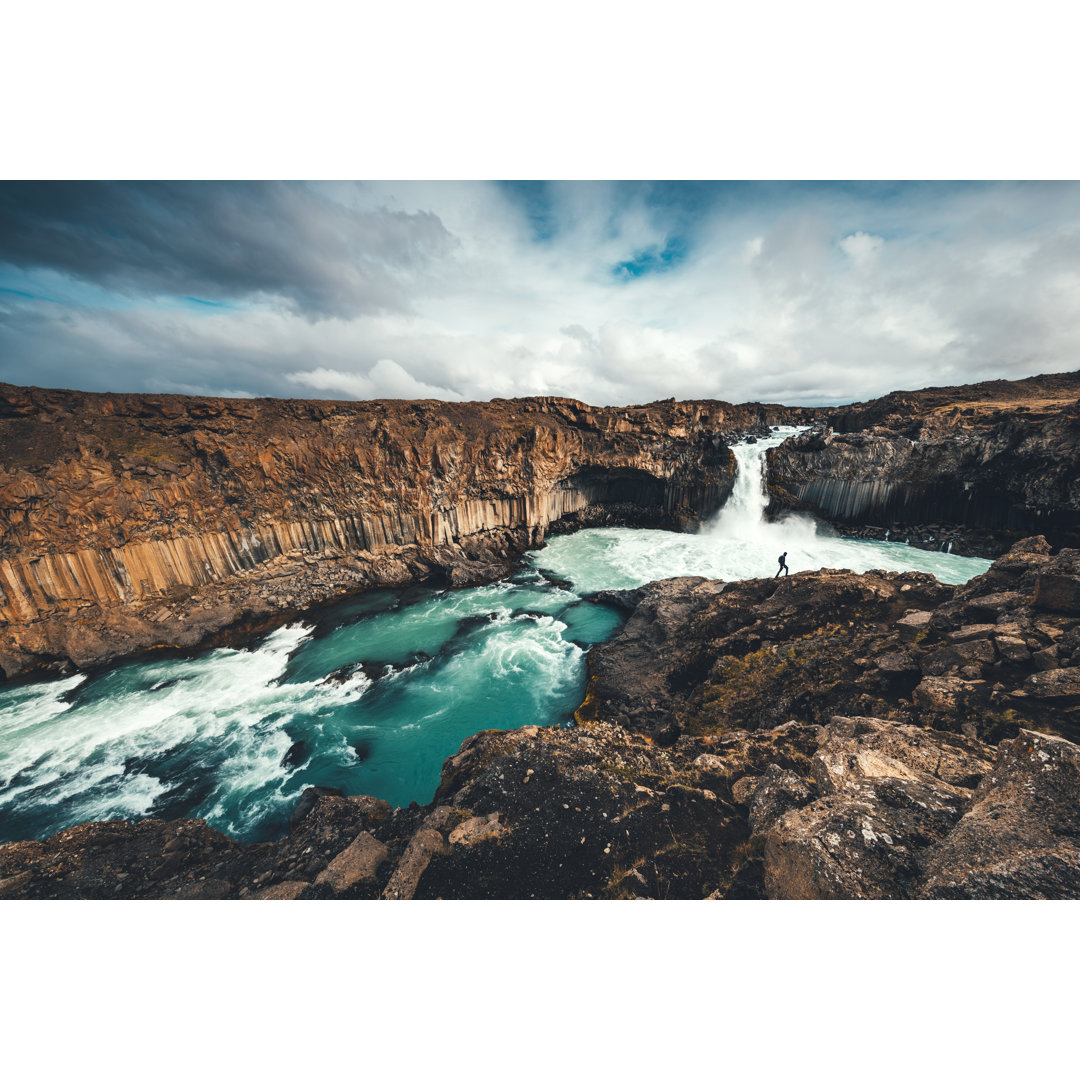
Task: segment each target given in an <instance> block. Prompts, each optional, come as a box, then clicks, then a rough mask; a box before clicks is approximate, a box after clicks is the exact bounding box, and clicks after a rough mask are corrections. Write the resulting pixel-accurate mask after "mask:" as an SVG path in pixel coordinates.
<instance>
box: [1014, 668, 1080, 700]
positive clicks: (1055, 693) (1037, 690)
mask: <svg viewBox="0 0 1080 1080" xmlns="http://www.w3.org/2000/svg"><path fill="white" fill-rule="evenodd" d="M1024 692H1025V693H1026V694H1027V695H1028V696H1029V697H1035V698H1047V699H1056V698H1071V697H1080V668H1054V669H1051V670H1049V671H1037V672H1036V673H1035V674H1034V675H1030V676H1029V677H1028V678H1027V680H1026V681H1025V682H1024Z"/></svg>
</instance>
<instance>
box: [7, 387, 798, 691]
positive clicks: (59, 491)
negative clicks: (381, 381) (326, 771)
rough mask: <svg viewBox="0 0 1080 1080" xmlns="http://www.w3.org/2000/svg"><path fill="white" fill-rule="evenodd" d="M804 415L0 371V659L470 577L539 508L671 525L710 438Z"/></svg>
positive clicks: (108, 651) (719, 488)
mask: <svg viewBox="0 0 1080 1080" xmlns="http://www.w3.org/2000/svg"><path fill="white" fill-rule="evenodd" d="M804 415H805V414H804V413H803V412H802V411H800V410H785V409H783V408H781V407H778V406H777V407H772V406H769V407H760V406H732V405H728V404H726V403H722V402H696V403H695V402H682V403H676V402H674V401H670V402H658V403H655V404H653V405H646V406H640V407H634V408H625V409H594V408H590V407H589V406H587V405H583V404H581V403H580V402H575V401H570V400H568V399H560V398H536V399H527V400H516V401H496V402H490V403H485V404H464V405H459V404H450V403H440V402H424V401H418V402H333V401H321V402H320V401H279V400H265V401H247V400H235V399H228V400H223V399H210V398H184V397H175V396H152V395H136V394H86V393H76V392H69V391H54V390H39V389H24V388H18V387H12V386H0V627H2V629H3V634H2V639H0V666H2V667H3V669H4V671H6V672H7V674H9V675H11V674H14V673H16V672H19V671H21V670H24V669H25V668H27V667H30V666H32V665H35V664H41V663H49V662H63V661H73V662H75V663H77V664H88V663H93V662H97V661H100V660H103V659H108V658H109V657H112V656H116V655H120V654H123V653H126V652H131V651H133V650H135V649H138V648H142V647H146V646H149V645H160V644H172V645H193V644H196V643H198V642H200V641H202V640H205V639H206V637H207V635H208V634H211V633H213V632H215V631H217V630H219V629H221V628H222V627H225V626H228V625H230V624H233V623H236V622H237V621H242V620H247V621H248V622H249V623H250V622H253V621H258V620H265V619H267V618H268V617H271V616H273V615H274V613H275V612H291V611H295V610H301V609H303V608H305V607H307V606H310V605H311V604H312V603H315V602H319V601H323V600H328V599H331V598H333V597H335V596H340V595H343V594H346V593H348V592H355V591H358V590H360V589H363V588H367V587H371V586H374V585H380V584H403V583H406V582H409V581H415V580H419V579H425V578H432V577H437V578H441V579H443V580H447V581H449V582H450V583H452V584H463V583H466V582H469V581H477V580H484V579H486V578H491V577H495V576H498V575H500V574H501V573H504V572H505V570H506V568H507V563H508V561H509V560H510V559H512V558H513V557H514V556H515V555H517V554H520V552H522V551H523V550H525V549H526V548H527V547H529V546H535V545H537V544H539V543H540V542H541V541H542V539H543V536H544V533H545V530H546V529H547V528H549V526H551V524H552V523H553V522H559V521H562V522H564V523H565V522H567V521H569V522H571V523H574V522H576V523H593V522H596V523H600V522H619V523H626V524H663V525H665V526H667V527H675V528H678V527H688V526H689V525H690V524H692V523H693V522H696V521H698V520H699V519H700V518H701V517H703V516H706V515H708V514H711V513H712V512H713V511H715V510H716V509H717V508H718V507H719V505H720V504H721V503H722V501H723V500H724V498H725V497H726V496H727V494H728V493H729V491H730V490H731V484H732V476H733V458H732V455H731V453H730V451H729V450H728V447H727V440H729V439H730V438H732V437H733V436H734V434H735V433H737V432H740V431H746V430H751V429H753V428H755V427H760V426H761V425H763V424H765V423H776V422H781V421H790V420H793V419H795V420H797V419H800V418H802V417H803V416H804Z"/></svg>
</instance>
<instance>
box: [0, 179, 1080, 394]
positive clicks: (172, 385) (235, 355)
mask: <svg viewBox="0 0 1080 1080" xmlns="http://www.w3.org/2000/svg"><path fill="white" fill-rule="evenodd" d="M1077 367H1080V185H1076V184H1069V183H1019V184H1017V183H989V184H960V183H926V184H914V183H902V184H887V183H882V184H873V183H852V184H824V183H805V184H802V183H704V182H689V183H672V182H662V183H639V182H632V183H607V182H591V181H590V182H567V183H549V182H520V183H464V182H453V183H436V182H427V181H425V182H412V183H388V182H379V183H336V182H335V183H326V184H323V183H317V184H315V183H313V184H291V183H290V184H277V183H270V184H265V183H257V184H243V183H190V182H189V183H176V184H170V183H101V184H98V183H22V182H20V183H10V182H9V183H0V380H3V381H7V382H14V383H20V384H31V385H38V386H54V387H74V388H79V389H87V390H146V391H157V392H175V393H195V394H229V395H255V396H264V395H269V396H275V397H338V398H372V397H411V398H416V397H436V398H443V399H448V400H462V399H464V400H484V399H488V398H491V397H513V396H519V395H527V394H560V395H568V396H572V397H577V398H581V399H583V400H585V401H589V402H592V403H594V404H598V405H606V404H626V403H632V402H645V401H652V400H655V399H657V398H662V397H670V396H675V397H678V398H722V399H726V400H729V401H750V400H762V401H783V402H788V403H792V404H824V403H835V402H845V401H852V400H858V399H864V398H867V397H871V396H875V395H877V394H880V393H884V392H887V391H889V390H893V389H898V388H914V387H921V386H927V385H946V384H951V383H960V382H969V381H974V380H978V379H984V378H997V377H1009V378H1020V377H1023V376H1026V375H1032V374H1037V373H1039V372H1051V371H1068V370H1073V369H1075V368H1077Z"/></svg>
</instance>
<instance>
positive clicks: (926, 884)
mask: <svg viewBox="0 0 1080 1080" xmlns="http://www.w3.org/2000/svg"><path fill="white" fill-rule="evenodd" d="M1000 750H1001V752H1000V757H999V760H998V763H997V765H996V767H995V768H994V770H993V772H992V773H991V774H990V775H989V776H987V777H985V778H984V779H983V781H982V782H981V783H980V785H979V787H978V790H977V791H976V793H975V797H974V799H973V800H972V805H971V807H970V809H969V810H968V811H967V813H966V814H965V815H964V817H963V818H962V819H961V821H960V822H959V824H957V826H956V827H955V828H954V829H953V830H952V831H951V832H950V833H949V835H948V836H947V837H946V838H945V839H944V840H943V841H942V842H941V843H940V844H938V845H937V847H936V848H935V849H934V850H933V851H932V852H931V853H930V854H929V857H928V858H927V859H926V862H925V870H924V880H923V884H922V886H921V887H920V889H919V890H918V893H917V895H918V896H920V897H926V898H947V899H970V900H980V899H1004V898H1010V899H1055V898H1072V897H1076V896H1080V797H1078V794H1080V746H1077V745H1076V744H1075V743H1072V742H1069V741H1068V740H1066V739H1061V738H1058V737H1057V736H1053V735H1042V734H1039V733H1036V732H1033V731H1021V732H1020V734H1019V736H1017V738H1015V739H1012V740H1010V741H1008V742H1005V743H1003V744H1002V746H1001V748H1000Z"/></svg>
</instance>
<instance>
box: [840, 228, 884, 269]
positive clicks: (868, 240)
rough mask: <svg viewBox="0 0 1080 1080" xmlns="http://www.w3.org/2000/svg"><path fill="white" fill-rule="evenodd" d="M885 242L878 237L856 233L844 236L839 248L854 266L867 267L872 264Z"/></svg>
mask: <svg viewBox="0 0 1080 1080" xmlns="http://www.w3.org/2000/svg"><path fill="white" fill-rule="evenodd" d="M884 243H885V241H884V240H883V239H882V238H881V237H880V236H871V235H870V234H869V233H864V232H857V233H852V234H851V235H850V236H845V237H844V239H843V240H841V241H840V248H841V250H842V251H843V252H844V254H845V255H847V256H848V258H850V259H851V261H852V262H853V263H855V265H856V266H862V267H867V266H870V265H872V264H873V263H874V261H875V260H876V258H877V256H878V254H879V253H880V252H881V247H882V245H883V244H884Z"/></svg>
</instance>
